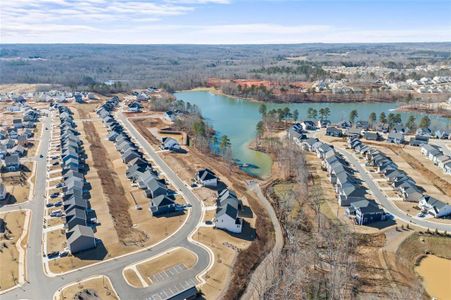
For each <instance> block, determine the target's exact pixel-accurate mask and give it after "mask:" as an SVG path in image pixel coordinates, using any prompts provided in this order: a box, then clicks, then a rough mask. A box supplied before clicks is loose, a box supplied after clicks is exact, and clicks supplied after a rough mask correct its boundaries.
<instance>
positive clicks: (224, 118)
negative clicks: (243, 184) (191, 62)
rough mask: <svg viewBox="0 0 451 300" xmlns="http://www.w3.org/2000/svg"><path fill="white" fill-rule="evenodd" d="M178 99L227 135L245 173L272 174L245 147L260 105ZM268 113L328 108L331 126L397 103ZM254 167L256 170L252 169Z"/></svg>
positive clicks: (196, 95)
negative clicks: (194, 105) (244, 167)
mask: <svg viewBox="0 0 451 300" xmlns="http://www.w3.org/2000/svg"><path fill="white" fill-rule="evenodd" d="M175 96H176V97H177V99H179V100H184V101H186V102H190V103H192V104H196V105H197V106H198V107H199V108H200V110H201V112H202V115H203V116H204V117H205V119H206V120H207V122H208V123H209V124H211V125H212V126H213V128H214V129H215V130H216V131H217V132H218V134H219V135H223V134H225V135H227V136H228V137H229V138H230V141H231V143H232V153H233V157H234V158H235V159H237V160H239V161H240V162H241V163H248V164H249V165H251V167H248V168H246V169H245V171H246V172H248V173H249V174H251V175H255V176H259V177H265V176H268V175H269V174H270V173H271V165H272V161H271V158H270V157H269V156H268V155H266V154H264V153H261V152H257V151H253V150H250V149H249V148H248V144H249V143H250V142H251V141H252V140H253V139H254V138H255V126H256V124H257V123H258V122H259V121H260V114H259V112H258V108H259V106H260V103H257V102H252V101H248V100H244V99H239V98H233V97H228V96H222V95H215V94H212V93H210V92H207V91H184V92H178V93H176V94H175ZM266 106H267V107H268V110H270V109H273V108H276V109H277V108H284V107H286V106H288V107H289V108H290V109H291V110H292V111H293V110H294V109H297V110H298V111H299V119H300V120H302V119H306V118H307V110H308V108H309V107H313V108H315V109H317V110H319V109H320V108H321V107H329V108H330V110H331V115H330V116H329V119H330V120H331V121H332V122H338V121H341V120H347V119H348V117H349V113H350V112H351V111H352V110H354V109H356V110H357V111H358V114H359V117H358V118H357V119H361V120H368V116H369V115H370V113H371V112H375V113H376V114H377V116H378V117H379V114H380V113H381V112H385V113H386V114H387V115H388V113H390V111H391V110H393V109H395V108H396V107H397V106H398V104H396V103H315V104H312V103H291V104H278V103H266ZM411 114H412V115H415V116H416V118H417V121H419V119H420V118H421V117H422V115H421V114H418V113H401V115H402V119H403V121H404V122H405V120H406V119H407V118H408V116H409V115H411ZM429 117H430V118H431V120H432V125H431V127H433V128H439V127H440V128H446V127H447V126H449V124H448V123H447V120H446V119H444V118H440V117H436V116H429ZM252 165H255V167H252Z"/></svg>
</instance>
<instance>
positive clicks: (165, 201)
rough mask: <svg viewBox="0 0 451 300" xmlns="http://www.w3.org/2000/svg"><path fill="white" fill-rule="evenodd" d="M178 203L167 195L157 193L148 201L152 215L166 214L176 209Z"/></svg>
mask: <svg viewBox="0 0 451 300" xmlns="http://www.w3.org/2000/svg"><path fill="white" fill-rule="evenodd" d="M177 208H178V205H177V204H176V203H175V201H174V200H173V199H172V198H170V197H169V196H167V195H159V196H157V197H155V198H152V200H151V201H150V207H149V210H150V212H151V213H152V215H153V216H157V215H162V214H167V213H171V212H174V211H176V210H177Z"/></svg>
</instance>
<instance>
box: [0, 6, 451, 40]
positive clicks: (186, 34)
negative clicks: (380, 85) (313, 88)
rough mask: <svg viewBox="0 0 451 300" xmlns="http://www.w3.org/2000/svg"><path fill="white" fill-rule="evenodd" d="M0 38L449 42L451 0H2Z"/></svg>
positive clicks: (450, 33) (450, 35) (450, 36)
mask: <svg viewBox="0 0 451 300" xmlns="http://www.w3.org/2000/svg"><path fill="white" fill-rule="evenodd" d="M0 1H1V4H0V6H1V9H0V17H1V18H0V26H1V27H0V41H1V42H2V43H115V44H129V43H130V44H161V43H162V44H166V43H169V44H177V43H185V44H186V43H190V44H248V43H249V44H259V43H310V42H324V43H336V42H344V43H345V42H431V41H451V1H447V0H435V1H434V0H432V1H427V0H424V1H411V0H391V1H370V0H348V1H340V0H298V1H284V0H263V1H255V0H155V1H151V0H150V1H149V0H85V1H77V0H0Z"/></svg>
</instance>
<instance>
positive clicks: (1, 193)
mask: <svg viewBox="0 0 451 300" xmlns="http://www.w3.org/2000/svg"><path fill="white" fill-rule="evenodd" d="M7 195H8V193H7V192H6V186H5V185H4V184H3V182H0V201H3V200H5V199H6V196H7Z"/></svg>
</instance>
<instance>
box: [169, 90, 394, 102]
mask: <svg viewBox="0 0 451 300" xmlns="http://www.w3.org/2000/svg"><path fill="white" fill-rule="evenodd" d="M181 92H209V93H211V94H214V95H219V96H225V97H229V98H233V99H235V100H240V99H241V100H246V101H250V102H254V103H261V104H268V103H269V104H271V103H275V104H287V105H288V104H295V103H300V104H301V103H309V104H321V103H328V104H332V103H336V104H347V103H402V101H400V100H396V101H387V100H382V99H380V100H363V99H359V100H348V101H343V100H330V101H325V100H319V101H317V100H312V99H307V100H304V101H281V100H272V101H263V100H258V99H256V98H253V97H244V96H239V95H231V94H227V93H224V92H223V91H222V90H221V89H218V88H216V87H196V88H193V89H188V90H179V91H176V92H175V93H181Z"/></svg>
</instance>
